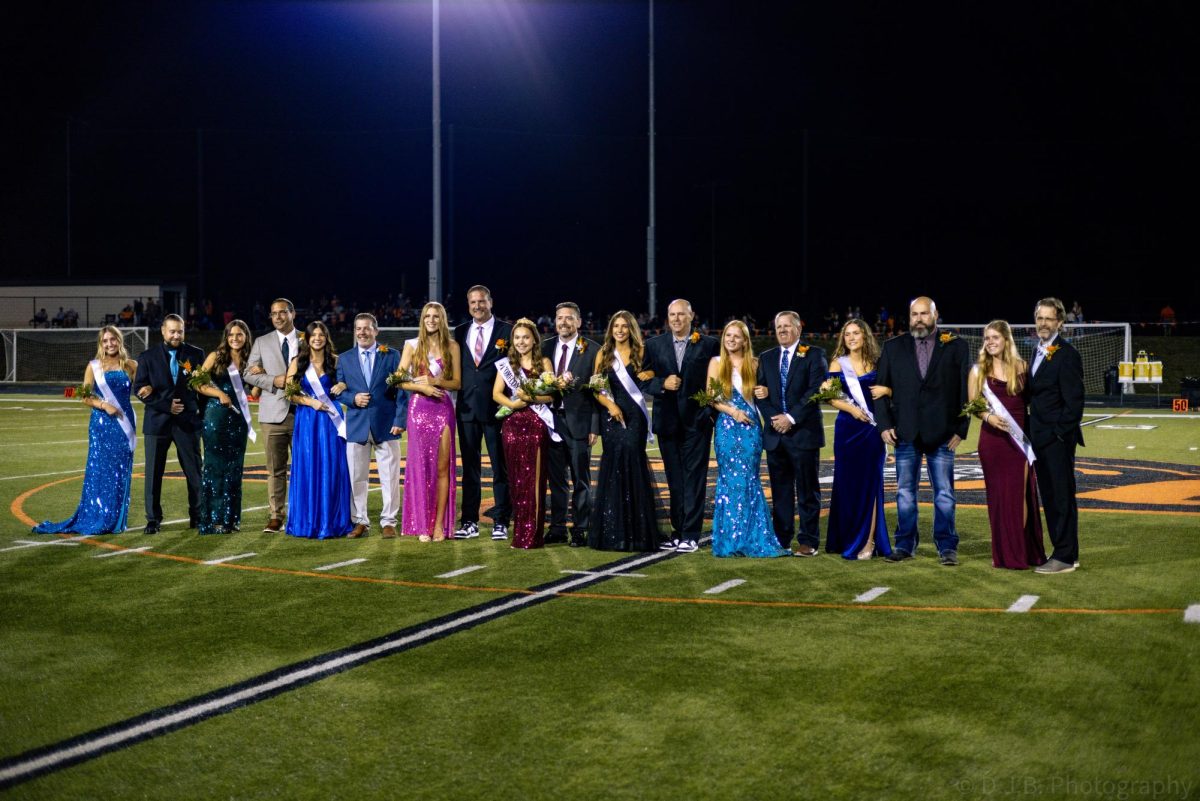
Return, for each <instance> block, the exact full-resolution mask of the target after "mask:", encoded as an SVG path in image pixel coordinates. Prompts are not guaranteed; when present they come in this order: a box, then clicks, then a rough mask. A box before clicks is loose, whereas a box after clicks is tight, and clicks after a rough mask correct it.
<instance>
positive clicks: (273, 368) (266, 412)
mask: <svg viewBox="0 0 1200 801" xmlns="http://www.w3.org/2000/svg"><path fill="white" fill-rule="evenodd" d="M298 349H299V348H298V347H297V350H298ZM295 356H296V354H294V353H293V354H292V358H295ZM247 362H248V364H247V367H254V366H256V365H257V366H258V367H261V368H262V369H264V370H266V372H265V373H260V374H259V375H250V374H249V370H247V371H246V372H244V373H243V374H242V380H243V381H245V382H246V383H247V384H249V385H250V386H252V387H258V388H259V389H261V390H262V395H261V396H260V397H259V399H258V422H260V423H282V422H283V419H284V418H285V417H287V414H288V407H289V406H291V404H290V403H289V402H288V399H287V398H285V397H284V396H283V389H282V388H278V389H277V388H276V387H275V376H277V375H287V371H288V365H287V364H285V363H284V361H283V351H282V350H280V348H279V337H277V336H275V329H274V328H272V329H271V330H270V331H267V332H266V333H264V334H260V335H259V336H258V337H257V338H256V339H255V340H254V344H253V345H251V346H250V358H249V359H248V360H247Z"/></svg>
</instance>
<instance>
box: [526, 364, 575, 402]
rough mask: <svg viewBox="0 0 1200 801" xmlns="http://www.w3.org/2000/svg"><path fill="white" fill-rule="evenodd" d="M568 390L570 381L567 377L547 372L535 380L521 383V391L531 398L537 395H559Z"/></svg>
mask: <svg viewBox="0 0 1200 801" xmlns="http://www.w3.org/2000/svg"><path fill="white" fill-rule="evenodd" d="M570 388H571V380H570V378H569V377H568V376H566V375H561V376H556V375H554V373H552V372H550V371H549V370H547V371H546V372H544V373H542V374H541V375H539V376H538V377H537V378H534V379H532V380H528V381H522V382H521V391H522V392H524V393H526V394H527V395H529V396H530V397H532V398H536V397H537V396H538V395H561V394H562V393H564V392H566V391H567V390H568V389H570Z"/></svg>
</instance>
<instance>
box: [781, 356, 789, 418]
mask: <svg viewBox="0 0 1200 801" xmlns="http://www.w3.org/2000/svg"><path fill="white" fill-rule="evenodd" d="M787 380H788V350H787V349H786V348H784V351H783V360H782V361H780V362H779V396H780V398H781V399H782V403H781V404H780V405H781V406H782V407H783V411H784V413H785V414H786V413H787Z"/></svg>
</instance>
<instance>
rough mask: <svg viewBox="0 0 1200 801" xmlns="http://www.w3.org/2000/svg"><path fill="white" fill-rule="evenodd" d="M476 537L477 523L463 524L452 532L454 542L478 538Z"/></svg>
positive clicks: (477, 533) (477, 532)
mask: <svg viewBox="0 0 1200 801" xmlns="http://www.w3.org/2000/svg"><path fill="white" fill-rule="evenodd" d="M478 536H479V524H478V523H463V524H462V525H461V526H459V527H458V531H455V532H454V539H456V540H469V539H472V538H474V537H478Z"/></svg>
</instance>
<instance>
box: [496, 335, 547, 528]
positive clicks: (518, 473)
mask: <svg viewBox="0 0 1200 801" xmlns="http://www.w3.org/2000/svg"><path fill="white" fill-rule="evenodd" d="M540 342H541V335H540V334H539V333H538V330H537V326H535V325H534V323H533V321H532V320H527V319H525V318H521V319H520V320H517V321H516V322H515V323H513V327H512V341H511V342H509V344H508V361H507V363H506V364H502V365H497V369H496V383H495V384H494V385H493V386H492V398H493V400H495V401H496V403H498V404H499V405H500V406H501V407H502V408H504V409H509V410H510V413H509V414H508V415H507V416H506V417H505V418H504V422H503V423H502V424H501V425H500V439H501V441H502V443H503V445H504V461H505V464H506V465H507V467H508V492H509V498H510V499H511V500H512V511H513V516H512V546H511V547H513V548H526V549H527V548H541V547H542V544H543V543H542V528H543V526H544V525H545V522H546V508H545V504H544V503H543V499H544V497H545V495H546V477H547V475H548V474H547V472H546V440H547V439H549V438H550V436H551V434H550V428H548V426H547V421H549V422H550V423H551V424H552V423H553V422H554V418H553V417H552V416H551V415H550V412H549V409H548V408H547V407H546V405H545V404H547V403H550V402H552V401H553V400H554V398H553V397H551V396H549V395H538V396H536V397H534V396H530V395H529V394H528V393H526V392H525V391H524V390H521V389H519V385H520V384H521V383H522V382H525V381H533V380H535V379H536V378H537V377H538V375H539V374H541V373H545V372H553V370H554V368H553V366H552V365H551V364H550V360H549V359H547V358H545V357H543V356H542V355H541V350H540V349H539V347H538V346H539V343H540ZM504 368H507V369H504ZM506 373H507V374H508V375H507V376H506V375H505V374H506ZM510 380H511V381H515V382H516V383H517V385H518V388H514V387H512V386H511V385H510Z"/></svg>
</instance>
